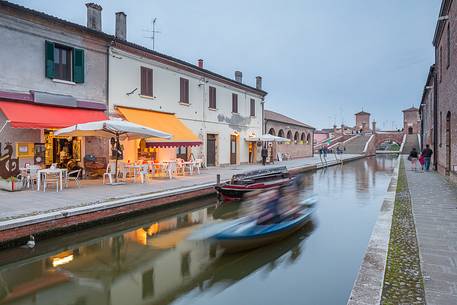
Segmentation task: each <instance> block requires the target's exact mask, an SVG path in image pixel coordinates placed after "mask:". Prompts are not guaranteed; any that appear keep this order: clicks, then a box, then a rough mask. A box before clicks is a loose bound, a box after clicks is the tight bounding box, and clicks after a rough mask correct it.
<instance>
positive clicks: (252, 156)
mask: <svg viewBox="0 0 457 305" xmlns="http://www.w3.org/2000/svg"><path fill="white" fill-rule="evenodd" d="M256 143H257V142H249V146H248V149H249V163H256V161H257V160H256V156H257V146H256Z"/></svg>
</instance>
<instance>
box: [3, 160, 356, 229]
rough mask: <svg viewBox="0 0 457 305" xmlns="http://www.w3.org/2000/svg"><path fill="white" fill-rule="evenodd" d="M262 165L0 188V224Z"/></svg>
mask: <svg viewBox="0 0 457 305" xmlns="http://www.w3.org/2000/svg"><path fill="white" fill-rule="evenodd" d="M355 157H360V155H349V154H348V155H343V159H351V158H355ZM328 160H329V162H332V161H333V162H334V161H335V157H334V156H333V155H329V156H328ZM320 163H321V161H320V158H319V156H315V157H311V158H303V159H295V160H289V161H283V162H277V163H275V164H274V165H268V166H278V165H285V166H287V167H288V168H289V169H293V168H300V167H308V166H309V167H314V166H316V165H320ZM256 168H262V165H237V166H230V167H222V168H209V169H203V170H201V174H200V175H194V176H185V177H177V178H175V179H172V180H170V179H167V178H158V179H156V178H154V179H153V181H151V182H150V183H145V184H133V183H128V184H126V185H117V186H110V185H102V182H101V180H84V181H83V182H82V186H81V188H80V189H78V188H76V187H75V186H71V187H70V188H68V189H64V191H63V192H58V193H57V192H55V191H48V192H46V193H44V192H37V191H31V190H27V191H21V192H14V193H10V192H6V191H0V228H1V227H2V222H5V221H8V220H11V219H18V218H22V217H26V216H33V215H41V214H44V213H48V212H53V211H63V210H66V209H70V208H75V207H82V206H90V205H93V204H97V203H102V202H108V201H113V200H116V199H124V198H129V197H132V196H138V195H147V194H156V193H160V192H164V191H167V190H179V189H180V188H183V187H192V186H198V185H204V184H208V183H215V182H216V175H217V174H220V175H221V181H224V180H228V179H230V178H231V176H232V175H233V174H237V173H240V172H243V171H246V170H252V169H256Z"/></svg>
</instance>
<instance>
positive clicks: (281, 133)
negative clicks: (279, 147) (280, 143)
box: [278, 129, 284, 138]
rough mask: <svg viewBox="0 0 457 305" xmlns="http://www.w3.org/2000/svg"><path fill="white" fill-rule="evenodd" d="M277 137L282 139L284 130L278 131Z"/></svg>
mask: <svg viewBox="0 0 457 305" xmlns="http://www.w3.org/2000/svg"><path fill="white" fill-rule="evenodd" d="M278 137H281V138H284V130H282V129H280V130H279V132H278Z"/></svg>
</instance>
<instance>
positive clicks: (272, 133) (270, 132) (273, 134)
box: [268, 128, 276, 136]
mask: <svg viewBox="0 0 457 305" xmlns="http://www.w3.org/2000/svg"><path fill="white" fill-rule="evenodd" d="M268 133H269V134H271V135H272V136H275V135H276V131H275V130H274V128H270V131H268Z"/></svg>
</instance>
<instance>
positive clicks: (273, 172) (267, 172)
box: [232, 166, 289, 181]
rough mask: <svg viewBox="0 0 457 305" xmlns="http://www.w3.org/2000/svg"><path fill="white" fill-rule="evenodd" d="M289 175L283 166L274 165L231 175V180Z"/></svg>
mask: <svg viewBox="0 0 457 305" xmlns="http://www.w3.org/2000/svg"><path fill="white" fill-rule="evenodd" d="M283 175H287V176H288V175H289V171H288V170H287V167H285V166H276V167H270V168H265V169H263V168H262V169H257V170H253V171H249V172H244V173H242V174H237V175H233V176H232V181H243V180H255V179H258V178H264V177H266V176H283Z"/></svg>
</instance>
